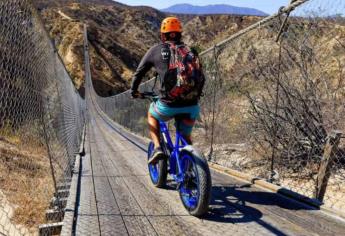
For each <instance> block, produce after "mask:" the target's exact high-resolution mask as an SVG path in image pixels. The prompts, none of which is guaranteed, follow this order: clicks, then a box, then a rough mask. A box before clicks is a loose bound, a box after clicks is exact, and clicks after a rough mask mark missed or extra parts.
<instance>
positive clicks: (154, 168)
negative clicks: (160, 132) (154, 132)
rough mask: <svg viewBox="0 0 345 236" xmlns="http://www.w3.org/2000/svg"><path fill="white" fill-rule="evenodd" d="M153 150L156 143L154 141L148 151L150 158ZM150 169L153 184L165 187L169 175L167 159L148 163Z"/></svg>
mask: <svg viewBox="0 0 345 236" xmlns="http://www.w3.org/2000/svg"><path fill="white" fill-rule="evenodd" d="M153 150H154V144H153V142H150V144H149V147H148V151H147V158H148V159H149V158H150V156H151V154H152V152H153ZM148 169H149V173H150V178H151V182H152V184H153V185H154V186H156V187H158V188H162V187H164V186H165V185H166V181H167V175H168V167H167V160H166V159H165V158H164V159H162V160H159V161H158V162H157V163H155V164H148Z"/></svg>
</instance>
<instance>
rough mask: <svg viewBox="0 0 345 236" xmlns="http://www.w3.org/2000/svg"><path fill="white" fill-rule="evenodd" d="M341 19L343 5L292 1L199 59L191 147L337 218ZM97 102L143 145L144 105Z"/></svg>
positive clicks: (125, 100) (124, 98) (344, 25)
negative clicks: (200, 83)
mask: <svg viewBox="0 0 345 236" xmlns="http://www.w3.org/2000/svg"><path fill="white" fill-rule="evenodd" d="M344 12H345V2H344V1H341V0H335V1H330V0H328V1H321V0H309V1H308V0H297V1H296V0H292V1H291V3H290V5H289V6H287V7H285V8H281V9H280V10H279V13H278V14H275V15H273V16H271V17H268V18H265V19H263V20H262V21H261V22H258V23H257V24H255V25H253V26H251V27H249V28H247V29H244V30H243V31H241V32H239V33H237V34H236V35H234V36H232V37H231V38H229V39H227V40H225V41H223V42H222V43H220V44H217V45H216V46H214V47H212V48H210V49H208V50H206V51H204V52H203V53H201V56H202V60H203V64H204V70H205V73H206V75H207V83H206V86H205V89H204V97H203V98H202V100H201V108H202V116H201V120H200V122H198V124H197V125H196V127H195V130H194V140H195V145H198V146H199V147H200V148H201V149H202V150H203V151H204V152H205V154H206V155H207V156H208V157H209V159H210V161H213V162H216V163H219V164H221V165H224V166H227V167H231V168H233V169H236V170H240V171H241V172H246V173H249V174H251V175H255V176H258V177H261V178H264V179H267V180H268V181H270V182H273V183H275V184H278V185H281V186H283V187H286V188H289V189H291V190H293V191H296V192H298V193H300V194H303V195H305V196H308V197H310V198H313V199H317V200H319V201H320V202H323V203H324V204H325V205H327V206H329V207H332V208H334V209H337V210H340V211H343V212H344V211H345V200H344V199H345V188H344V182H345V179H344V173H345V155H344V150H345V149H344V148H345V146H344V140H343V139H342V138H341V137H342V132H345V123H344V119H343V117H344V115H345V108H344V99H345V97H344V96H345V93H344V92H345V84H344V79H345V78H344V73H345V71H344V70H345V64H344V62H345V60H344V59H345V58H344V55H345V53H344V52H345V20H344ZM153 84H154V81H153V80H151V81H149V82H147V83H145V84H143V85H142V86H141V88H140V90H141V91H144V90H147V89H151V88H152V86H153ZM95 96H96V98H97V102H98V104H99V106H100V107H101V108H102V109H103V111H104V112H105V113H106V114H108V116H109V117H111V118H112V119H114V120H115V121H116V122H118V123H119V124H121V125H123V126H124V127H127V128H128V129H130V130H131V131H133V132H135V133H138V134H141V135H145V136H147V134H148V133H147V125H146V114H147V109H148V105H149V104H148V103H147V102H146V101H140V100H133V99H131V98H130V92H129V91H127V92H124V93H122V94H119V95H116V96H113V97H107V98H105V97H99V96H97V95H95Z"/></svg>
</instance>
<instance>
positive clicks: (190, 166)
mask: <svg viewBox="0 0 345 236" xmlns="http://www.w3.org/2000/svg"><path fill="white" fill-rule="evenodd" d="M141 97H142V98H144V99H145V98H146V99H149V100H151V101H153V102H156V101H157V100H158V98H157V96H156V95H155V94H154V93H152V92H145V93H142V94H141ZM177 119H178V118H177ZM159 125H160V134H161V137H160V140H161V148H162V150H163V152H164V153H165V156H166V157H167V158H165V159H161V160H159V161H158V162H157V163H155V164H148V169H149V173H150V177H151V181H152V183H153V184H154V185H155V186H156V187H159V188H162V187H164V186H165V185H166V182H167V176H168V174H169V175H170V176H172V178H173V180H174V181H175V182H176V183H177V190H178V191H179V195H180V198H181V201H182V203H183V205H184V207H185V208H186V209H187V211H188V212H189V214H190V215H193V216H196V217H200V216H203V215H204V214H205V213H207V211H208V206H209V203H210V200H211V187H212V181H211V174H210V170H209V167H208V163H207V161H206V159H205V158H204V157H203V155H201V154H200V153H199V152H198V151H197V150H196V149H195V148H194V147H193V146H191V145H189V144H188V143H187V142H186V140H185V139H184V138H183V136H182V135H181V134H180V133H179V132H178V130H176V139H175V144H174V143H173V141H172V139H171V136H170V133H169V129H168V127H167V125H166V124H165V123H164V122H159ZM153 150H154V144H153V142H150V144H149V147H148V157H150V155H151V153H152V152H153Z"/></svg>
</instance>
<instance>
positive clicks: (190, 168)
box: [179, 151, 212, 217]
mask: <svg viewBox="0 0 345 236" xmlns="http://www.w3.org/2000/svg"><path fill="white" fill-rule="evenodd" d="M181 157H182V159H181V160H182V170H183V172H184V173H185V178H184V181H183V183H182V184H181V186H180V189H179V193H180V198H181V201H182V203H183V205H184V207H185V208H186V209H187V210H188V212H189V214H191V215H193V216H196V217H200V216H203V215H204V214H206V213H207V211H208V206H209V203H210V200H211V188H212V183H211V174H210V170H209V167H208V164H207V161H206V160H205V158H203V157H201V156H195V155H193V154H192V153H190V152H187V151H184V152H182V153H181Z"/></svg>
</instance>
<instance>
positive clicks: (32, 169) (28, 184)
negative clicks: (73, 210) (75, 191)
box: [0, 130, 53, 232]
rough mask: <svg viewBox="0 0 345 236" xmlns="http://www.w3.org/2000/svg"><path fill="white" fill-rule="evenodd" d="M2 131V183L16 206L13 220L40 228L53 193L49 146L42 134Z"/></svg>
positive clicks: (32, 227)
mask: <svg viewBox="0 0 345 236" xmlns="http://www.w3.org/2000/svg"><path fill="white" fill-rule="evenodd" d="M0 134H1V135H0V186H1V191H2V192H3V193H4V194H5V196H6V198H7V200H8V201H9V202H10V204H11V205H12V206H13V208H14V215H13V217H12V219H11V221H12V222H13V223H14V224H20V225H23V226H25V227H26V228H28V229H29V230H30V231H31V232H34V231H37V225H39V224H41V223H44V222H45V209H47V208H48V206H49V201H50V198H51V197H52V195H53V183H52V178H51V173H50V169H49V159H48V157H47V154H46V150H45V148H44V145H43V144H42V143H40V142H39V139H38V138H33V137H31V138H28V136H27V135H22V136H19V135H18V134H16V135H14V133H12V134H11V133H9V132H5V131H4V130H2V131H1V132H0ZM23 140H25V142H24V141H23Z"/></svg>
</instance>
